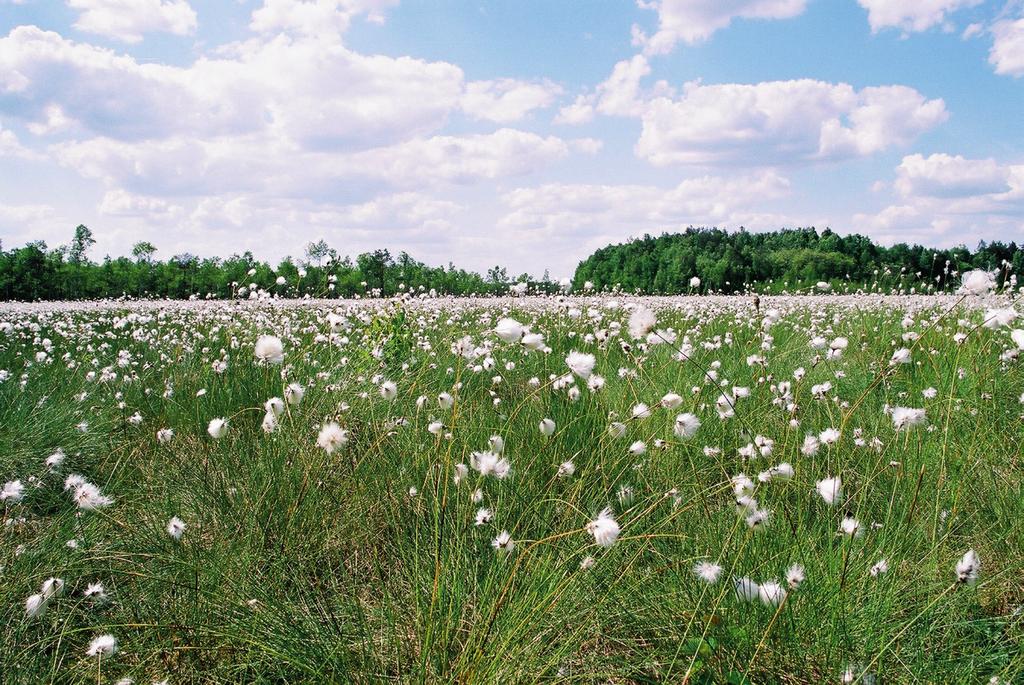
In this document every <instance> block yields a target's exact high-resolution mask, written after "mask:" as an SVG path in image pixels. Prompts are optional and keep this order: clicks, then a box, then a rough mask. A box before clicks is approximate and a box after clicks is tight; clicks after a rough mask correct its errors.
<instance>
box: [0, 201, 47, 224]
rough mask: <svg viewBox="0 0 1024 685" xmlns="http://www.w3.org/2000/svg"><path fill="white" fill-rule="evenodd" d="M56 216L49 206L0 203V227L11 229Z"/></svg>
mask: <svg viewBox="0 0 1024 685" xmlns="http://www.w3.org/2000/svg"><path fill="white" fill-rule="evenodd" d="M55 215H56V212H55V211H54V209H53V207H50V206H49V205H7V204H2V203H0V227H3V228H11V227H14V225H15V224H26V223H33V222H37V221H43V220H45V219H50V218H52V217H53V216H55Z"/></svg>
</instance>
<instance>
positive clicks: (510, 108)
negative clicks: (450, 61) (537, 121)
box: [460, 78, 562, 124]
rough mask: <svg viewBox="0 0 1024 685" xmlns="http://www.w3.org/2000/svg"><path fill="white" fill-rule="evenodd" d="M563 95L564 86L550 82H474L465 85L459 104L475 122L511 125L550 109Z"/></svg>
mask: <svg viewBox="0 0 1024 685" xmlns="http://www.w3.org/2000/svg"><path fill="white" fill-rule="evenodd" d="M561 93H562V88H561V86H559V85H558V84H556V83H553V82H551V81H548V80H544V81H538V82H530V81H519V80H517V79H509V78H506V79H495V80H492V81H471V82H469V83H467V84H466V91H465V93H464V94H463V95H462V99H461V101H460V104H461V106H462V111H464V112H465V113H466V114H468V115H469V116H470V117H472V118H474V119H483V120H487V121H493V122H496V123H499V124H509V123H512V122H514V121H519V120H520V119H522V118H523V117H525V116H526V115H527V114H529V113H530V112H532V111H533V110H535V109H543V108H546V107H550V106H551V104H552V103H554V101H555V98H557V97H558V96H559V95H561Z"/></svg>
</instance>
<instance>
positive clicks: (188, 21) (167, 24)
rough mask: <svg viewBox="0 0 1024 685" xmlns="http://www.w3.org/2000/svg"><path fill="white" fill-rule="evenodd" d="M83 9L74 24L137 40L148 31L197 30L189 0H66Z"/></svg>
mask: <svg viewBox="0 0 1024 685" xmlns="http://www.w3.org/2000/svg"><path fill="white" fill-rule="evenodd" d="M67 2H68V6H69V7H71V8H72V9H75V10H80V11H81V14H80V15H79V17H78V20H77V21H76V22H75V28H76V29H78V30H79V31H85V32H87V33H95V34H98V35H101V36H108V37H110V38H116V39H118V40H122V41H124V42H126V43H138V42H139V41H141V40H142V38H143V35H144V34H146V33H172V34H175V35H179V36H185V35H188V34H190V33H193V32H194V31H195V30H196V13H195V10H193V9H192V7H191V6H190V5H189V4H188V1H187V0H67Z"/></svg>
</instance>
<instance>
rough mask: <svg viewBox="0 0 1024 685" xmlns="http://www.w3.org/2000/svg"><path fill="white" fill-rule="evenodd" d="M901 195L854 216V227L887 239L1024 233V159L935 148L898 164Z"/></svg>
mask: <svg viewBox="0 0 1024 685" xmlns="http://www.w3.org/2000/svg"><path fill="white" fill-rule="evenodd" d="M893 186H894V188H895V190H896V193H897V195H898V201H897V202H896V203H894V204H892V205H890V206H888V207H885V208H883V209H882V210H880V211H879V212H877V213H874V214H870V213H861V214H856V215H854V217H853V228H854V229H855V230H861V231H865V232H867V233H869V234H870V235H872V236H874V237H876V238H879V239H881V240H883V241H885V242H898V241H906V242H911V241H918V242H923V243H925V244H932V245H935V244H940V243H949V242H952V241H954V240H956V239H958V238H959V239H963V238H964V237H968V236H970V237H971V238H973V239H983V238H985V239H990V240H991V239H998V240H1004V241H1008V240H1016V241H1018V242H1019V241H1020V240H1021V239H1022V238H1024V164H1004V163H999V162H997V161H995V160H993V159H966V158H964V157H961V156H951V155H947V154H941V153H940V154H933V155H930V156H928V157H924V156H922V155H910V156H907V157H904V158H903V161H902V162H901V163H900V165H899V166H898V167H897V168H896V181H895V183H894V184H893Z"/></svg>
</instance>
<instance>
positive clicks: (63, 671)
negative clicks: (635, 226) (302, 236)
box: [0, 277, 1024, 684]
mask: <svg viewBox="0 0 1024 685" xmlns="http://www.w3.org/2000/svg"><path fill="white" fill-rule="evenodd" d="M979 278H980V277H975V278H974V280H973V281H972V280H971V279H965V286H968V287H966V288H965V290H964V291H963V292H961V293H958V294H950V295H929V296H923V295H889V296H881V295H877V294H844V295H818V296H775V297H769V296H762V297H761V298H760V300H759V301H758V302H757V303H756V304H755V302H754V301H753V299H752V298H750V297H746V296H739V295H737V296H705V297H686V296H680V297H649V298H639V297H629V296H624V295H618V294H605V295H593V296H586V295H562V296H545V297H521V298H480V299H469V298H467V299H454V298H443V297H427V296H425V295H423V296H417V295H413V294H408V295H406V296H403V297H397V298H391V299H372V298H368V299H355V300H305V301H287V300H275V299H262V300H256V301H223V300H221V301H201V302H166V301H155V302H115V301H108V302H100V303H65V304H61V303H47V304H32V305H28V304H26V305H14V304H8V305H4V306H3V308H2V309H0V369H2V371H0V379H2V380H0V484H3V491H2V495H0V496H2V498H3V501H2V505H3V509H4V525H3V527H2V529H0V564H2V570H0V579H2V583H0V669H2V673H0V680H2V681H3V682H5V683H35V682H60V683H122V684H124V683H130V682H134V683H151V682H152V683H161V682H167V683H198V682H202V683H284V682H288V683H298V682H367V683H369V682H374V683H376V682H431V683H433V682H463V683H520V682H525V683H529V682H579V683H650V682H693V683H705V682H707V683H712V682H714V683H734V684H738V683H773V682H785V683H805V682H806V683H825V682H835V683H853V682H865V683H870V682H899V683H902V682H908V683H909V682H943V683H961V682H962V683H976V682H983V683H984V682H991V683H1013V682H1021V681H1022V680H1024V611H1022V609H1021V607H1022V606H1024V604H1022V603H1024V573H1022V571H1024V562H1022V554H1021V553H1022V550H1024V497H1022V495H1024V493H1022V485H1021V476H1022V473H1024V467H1022V448H1021V444H1022V443H1021V438H1022V436H1024V431H1022V411H1024V406H1022V401H1024V395H1022V393H1024V377H1022V374H1021V361H1020V359H1019V355H1020V352H1021V348H1022V347H1024V331H1020V330H1017V328H1016V326H1017V325H1022V326H1024V323H1021V322H1020V320H1019V319H1017V312H1016V309H1015V307H1016V306H1017V301H1016V299H1015V298H1016V293H1015V292H1014V291H1013V290H1012V289H1007V290H1008V291H1003V292H999V293H994V292H991V287H992V285H993V284H992V283H991V282H987V281H986V282H984V283H980V284H979V282H978V281H979ZM981 280H984V279H981Z"/></svg>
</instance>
